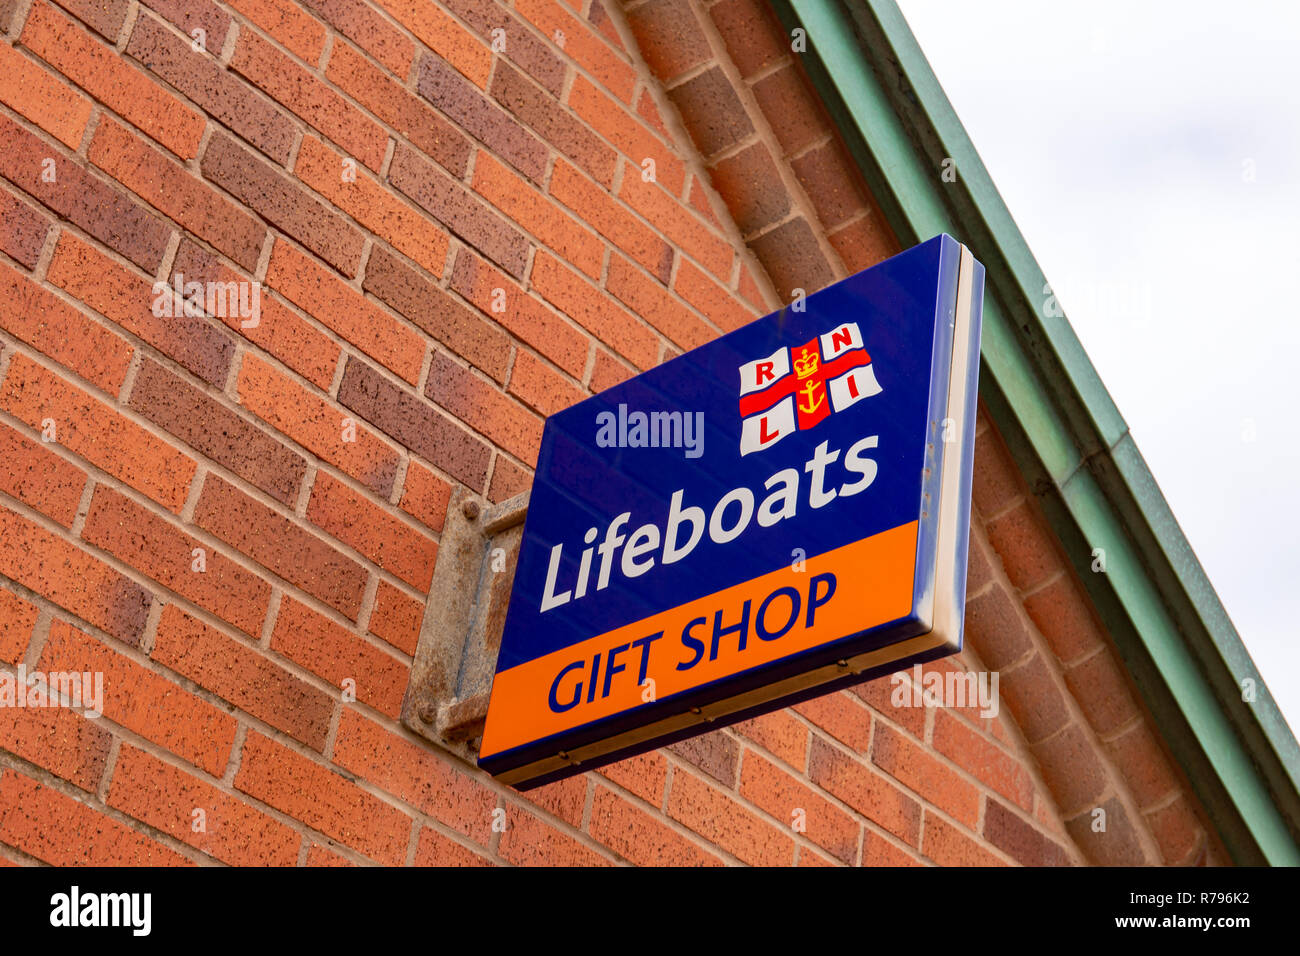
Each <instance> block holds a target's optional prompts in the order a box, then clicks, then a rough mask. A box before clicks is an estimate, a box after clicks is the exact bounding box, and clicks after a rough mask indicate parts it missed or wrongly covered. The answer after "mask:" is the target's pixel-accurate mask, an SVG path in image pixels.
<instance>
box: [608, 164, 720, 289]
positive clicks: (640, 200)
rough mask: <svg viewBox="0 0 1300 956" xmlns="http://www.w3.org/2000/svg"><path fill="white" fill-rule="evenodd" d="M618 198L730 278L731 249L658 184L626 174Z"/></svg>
mask: <svg viewBox="0 0 1300 956" xmlns="http://www.w3.org/2000/svg"><path fill="white" fill-rule="evenodd" d="M619 196H620V197H621V198H622V199H623V200H624V201H625V202H626V203H627V204H628V205H629V206H631V207H632V208H633V209H635V210H636V211H637V212H639V213H640V214H641V215H643V216H645V218H646V219H647V220H649V221H650V224H651V225H652V226H654V227H655V228H657V229H659V230H660V231H662V232H663V234H664V235H665V236H667V237H668V238H669V239H671V240H672V241H673V242H674V243H676V244H677V245H678V246H679V247H680V248H681V249H682V251H684V252H685V253H686V254H687V255H690V256H692V257H694V258H695V259H696V260H697V261H698V262H699V263H700V265H702V266H704V268H705V269H707V270H708V271H709V272H711V273H713V274H714V275H715V276H717V277H719V278H721V279H724V280H725V279H729V278H730V276H731V264H732V262H733V261H734V259H735V252H734V251H733V250H732V248H731V246H730V245H729V244H728V243H727V242H726V241H725V240H723V239H719V238H718V237H717V236H715V235H714V234H713V233H712V232H710V231H709V229H708V227H707V226H705V225H704V224H703V223H701V222H700V220H699V217H697V216H696V215H695V214H694V212H693V211H691V210H690V209H689V208H688V207H686V206H683V205H682V204H681V203H680V202H678V201H677V200H676V199H674V198H673V197H671V196H669V195H668V194H667V193H666V192H664V191H663V190H662V189H660V188H659V186H658V184H656V183H647V182H644V181H643V180H642V179H641V177H640V176H636V175H624V177H623V185H622V186H621V187H620V189H619Z"/></svg>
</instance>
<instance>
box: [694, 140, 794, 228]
mask: <svg viewBox="0 0 1300 956" xmlns="http://www.w3.org/2000/svg"><path fill="white" fill-rule="evenodd" d="M709 172H710V178H711V179H712V182H713V188H714V189H716V190H717V191H718V195H719V196H721V197H722V200H723V202H725V203H726V204H727V208H728V209H729V210H730V211H731V217H732V219H733V220H734V221H735V223H736V225H737V226H738V227H739V229H740V231H741V233H742V234H744V235H747V236H748V235H752V234H753V233H756V232H758V231H759V230H760V229H762V228H763V227H764V226H770V225H771V224H772V223H774V222H779V221H780V220H782V219H784V218H785V216H786V214H787V213H788V212H789V211H790V194H789V193H788V192H787V191H786V188H785V183H784V182H782V181H781V174H780V173H779V172H778V171H777V168H776V163H775V162H773V161H772V154H771V153H769V152H768V150H767V146H766V145H765V144H763V143H761V142H758V143H753V144H751V145H749V146H746V147H745V148H744V149H742V150H741V151H740V152H738V153H734V154H732V155H730V156H728V157H726V158H725V159H720V160H718V161H717V162H716V163H715V164H714V165H713V166H712V167H711V168H710V171H709Z"/></svg>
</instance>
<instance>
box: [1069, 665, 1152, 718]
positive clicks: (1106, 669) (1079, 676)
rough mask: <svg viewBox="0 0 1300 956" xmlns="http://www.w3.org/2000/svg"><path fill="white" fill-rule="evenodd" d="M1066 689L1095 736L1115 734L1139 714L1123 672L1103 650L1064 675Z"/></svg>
mask: <svg viewBox="0 0 1300 956" xmlns="http://www.w3.org/2000/svg"><path fill="white" fill-rule="evenodd" d="M1065 686H1066V687H1068V688H1069V689H1070V693H1071V694H1072V695H1073V696H1074V699H1075V700H1076V701H1077V702H1078V704H1079V708H1080V709H1081V710H1082V711H1083V716H1084V717H1085V718H1086V719H1087V721H1088V723H1089V724H1090V725H1091V726H1092V729H1093V730H1095V731H1096V732H1097V733H1098V734H1100V735H1102V736H1105V735H1108V734H1111V733H1113V732H1114V731H1116V730H1118V729H1119V728H1120V727H1122V726H1123V725H1124V724H1126V723H1128V722H1129V721H1130V720H1132V719H1133V718H1134V717H1136V716H1137V715H1138V713H1139V711H1138V707H1137V703H1136V701H1135V700H1134V698H1133V691H1132V690H1131V688H1130V684H1129V681H1128V679H1127V678H1126V676H1125V673H1124V670H1123V669H1122V668H1121V667H1120V665H1119V664H1118V663H1116V661H1115V657H1114V655H1112V654H1111V652H1110V651H1109V650H1107V649H1105V648H1103V649H1101V650H1100V651H1098V652H1097V653H1096V654H1094V655H1092V656H1091V657H1089V658H1087V659H1086V660H1083V661H1081V662H1080V663H1078V664H1075V665H1074V666H1073V667H1071V668H1070V669H1069V670H1067V671H1066V672H1065Z"/></svg>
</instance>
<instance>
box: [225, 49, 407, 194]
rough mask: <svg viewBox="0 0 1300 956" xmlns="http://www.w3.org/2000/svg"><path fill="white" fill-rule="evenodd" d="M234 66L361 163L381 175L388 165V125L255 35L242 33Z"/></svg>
mask: <svg viewBox="0 0 1300 956" xmlns="http://www.w3.org/2000/svg"><path fill="white" fill-rule="evenodd" d="M230 68H231V69H232V70H234V71H235V72H236V73H238V74H239V75H240V76H242V77H244V78H245V79H247V80H248V81H249V82H250V83H252V84H253V85H254V86H256V87H258V89H260V90H262V92H264V93H265V94H266V95H267V96H269V97H271V99H273V100H275V101H276V102H277V103H280V104H281V105H283V106H284V107H285V108H286V109H288V110H289V112H291V113H293V114H294V115H295V116H298V117H299V118H301V119H302V120H303V122H305V123H307V125H309V126H311V127H313V128H314V129H318V130H320V131H321V132H322V133H324V134H325V135H326V136H328V137H329V138H330V139H331V140H333V141H334V142H336V143H338V144H339V145H340V146H341V147H343V148H344V149H345V150H347V152H348V155H349V156H352V157H353V158H354V159H356V160H357V162H358V163H360V164H362V165H363V166H367V167H369V168H370V169H373V170H376V171H378V169H379V167H380V166H382V165H383V163H384V153H385V152H386V151H387V149H388V133H387V132H385V131H384V129H383V127H381V126H380V125H379V124H378V123H375V122H374V121H373V120H371V119H370V118H369V117H367V116H365V115H364V114H362V113H361V112H359V111H358V110H356V109H354V108H353V107H352V106H351V104H349V103H348V101H347V100H345V99H344V98H343V97H342V96H340V95H339V94H338V93H335V92H334V91H333V90H332V89H330V88H329V87H328V86H326V85H325V83H323V82H322V81H321V80H319V79H317V78H316V77H315V76H314V75H313V74H312V73H310V72H309V71H307V70H306V69H304V68H303V67H301V66H299V65H298V64H296V63H294V62H293V60H291V59H290V58H289V57H287V56H285V55H284V54H283V53H281V52H280V51H279V50H277V49H276V48H275V47H274V46H272V45H271V44H270V43H268V42H267V41H265V40H263V39H262V38H261V37H259V36H258V35H257V34H256V33H253V32H252V31H251V30H243V31H241V32H240V34H239V43H238V44H237V45H236V46H235V52H234V54H233V55H232V56H231V58H230ZM209 148H211V147H209Z"/></svg>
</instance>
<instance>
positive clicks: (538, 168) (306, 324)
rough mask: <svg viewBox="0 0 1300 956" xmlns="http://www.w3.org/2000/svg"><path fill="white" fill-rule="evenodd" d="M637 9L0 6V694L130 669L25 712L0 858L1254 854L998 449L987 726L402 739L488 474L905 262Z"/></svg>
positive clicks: (755, 91) (530, 4) (729, 44)
mask: <svg viewBox="0 0 1300 956" xmlns="http://www.w3.org/2000/svg"><path fill="white" fill-rule="evenodd" d="M628 7H629V9H628V10H627V11H624V10H622V9H618V8H616V7H613V6H609V5H608V0H605V2H604V3H602V0H563V2H561V0H514V2H513V3H509V4H506V3H495V2H490V0H442V2H439V3H432V2H428V0H375V2H368V0H301V2H298V3H295V2H293V0H230V2H227V3H216V2H212V0H198V2H187V3H183V4H182V3H177V2H173V0H146V2H136V0H58V2H57V4H56V3H50V2H48V0H0V32H2V33H3V34H4V38H3V40H0V452H3V453H2V454H0V658H2V659H3V663H4V666H5V667H6V668H7V669H9V670H14V669H16V668H17V667H18V666H19V665H24V666H25V667H26V668H27V669H29V670H32V669H39V670H43V671H53V670H74V669H75V670H87V671H97V672H101V673H103V674H104V679H105V698H104V706H103V710H104V715H103V717H100V718H93V717H87V716H85V715H84V714H83V713H81V712H79V711H77V710H74V709H69V708H47V709H16V708H0V858H2V859H4V860H7V861H11V862H19V863H27V862H33V861H44V862H49V863H186V862H190V863H211V862H214V861H216V862H223V863H267V864H277V865H295V864H297V865H318V864H319V865H333V864H342V863H365V862H378V863H384V864H403V863H415V864H425V863H484V862H507V863H525V864H548V863H574V862H578V863H614V862H624V861H626V862H631V863H638V864H645V863H692V864H693V863H719V862H721V863H736V862H742V863H767V864H780V865H787V864H792V863H797V864H799V865H816V864H833V863H847V864H860V865H877V864H892V863H917V862H934V863H939V864H950V863H985V862H987V863H1012V862H1021V863H1074V862H1087V861H1095V862H1118V861H1135V862H1160V861H1162V860H1163V861H1166V862H1193V861H1203V860H1206V859H1209V860H1214V859H1217V858H1219V857H1221V851H1219V850H1218V849H1217V843H1216V841H1215V839H1214V837H1213V835H1212V833H1211V832H1210V830H1209V828H1208V825H1207V824H1206V823H1205V821H1204V817H1203V813H1202V811H1201V810H1200V808H1199V806H1197V805H1196V803H1195V801H1194V798H1193V797H1192V796H1191V792H1190V789H1189V788H1188V786H1187V784H1186V781H1185V780H1183V779H1181V777H1180V776H1179V775H1178V773H1177V771H1176V770H1175V769H1174V767H1173V765H1172V763H1171V762H1170V761H1169V760H1168V758H1167V756H1166V754H1165V752H1164V750H1163V745H1162V743H1161V741H1160V740H1159V738H1158V737H1157V736H1156V735H1155V734H1154V732H1153V731H1152V730H1151V726H1152V725H1151V723H1150V720H1149V718H1148V717H1147V716H1146V715H1145V713H1144V711H1143V709H1142V707H1141V704H1140V698H1138V697H1137V695H1136V694H1135V693H1134V692H1133V691H1132V689H1131V687H1130V686H1129V684H1128V682H1127V678H1126V677H1125V675H1124V673H1123V671H1122V669H1121V668H1120V667H1119V666H1118V664H1117V663H1116V660H1117V659H1116V656H1115V652H1114V649H1113V646H1112V645H1111V643H1110V641H1109V639H1108V638H1107V636H1106V635H1105V633H1104V632H1103V631H1101V629H1100V628H1099V627H1098V626H1097V624H1096V622H1095V616H1094V615H1093V614H1092V612H1091V610H1090V609H1089V608H1088V606H1087V603H1086V599H1085V598H1084V596H1083V592H1082V590H1081V588H1080V587H1079V585H1078V582H1077V581H1076V580H1074V578H1073V577H1072V572H1070V571H1068V570H1067V567H1068V566H1067V564H1066V562H1065V560H1064V558H1063V556H1061V555H1060V554H1059V551H1058V548H1057V545H1056V543H1055V542H1054V540H1052V539H1051V537H1050V534H1049V532H1047V530H1046V528H1045V525H1044V524H1043V523H1042V521H1041V517H1040V516H1039V515H1038V513H1037V511H1036V506H1035V505H1034V503H1033V501H1032V500H1031V498H1030V497H1029V496H1028V495H1027V494H1026V490H1025V489H1024V487H1023V483H1021V482H1020V480H1019V476H1018V475H1017V474H1016V473H1015V470H1014V466H1013V465H1011V463H1010V460H1009V458H1007V456H1006V452H1005V449H1003V448H1002V447H1001V445H1000V441H999V439H998V438H997V436H996V434H995V433H994V431H993V429H992V428H991V426H989V425H987V423H985V424H983V425H981V436H980V447H979V452H978V456H977V458H978V476H977V485H976V499H975V500H976V512H977V517H976V521H975V527H974V529H973V552H972V564H971V581H970V594H971V602H970V610H969V614H968V633H969V635H970V646H969V647H968V649H967V651H965V652H964V653H963V654H962V655H960V656H959V657H958V658H955V659H952V660H950V661H947V662H941V663H939V664H936V665H934V666H933V669H936V670H940V671H942V670H945V669H949V668H954V667H955V668H960V669H970V670H983V669H985V668H986V667H997V668H999V669H1002V670H1003V684H1002V686H1003V692H1004V697H1003V699H1004V703H1005V706H1004V708H1003V710H1002V713H1001V715H1000V717H999V718H998V719H982V718H980V717H979V715H978V714H977V713H974V712H973V710H972V709H971V708H965V709H961V708H951V707H921V708H900V707H894V706H892V705H891V703H890V699H889V691H890V686H889V683H888V681H887V680H878V681H874V682H872V683H870V684H866V685H863V686H862V687H859V688H857V689H855V690H854V691H852V692H849V691H845V692H841V693H837V694H833V695H830V696H827V697H825V698H822V699H819V700H815V701H811V702H809V703H807V704H803V705H800V706H799V707H797V708H794V709H793V710H787V711H782V712H779V713H775V714H772V715H769V716H767V717H764V718H761V719H758V720H754V721H750V722H747V723H745V724H742V725H739V726H737V727H735V728H730V729H727V730H722V731H717V732H714V733H711V734H708V735H705V736H702V737H699V738H696V739H693V740H689V741H686V742H683V743H681V744H678V745H675V746H673V747H671V748H669V749H667V750H665V751H660V752H657V753H652V754H647V755H644V756H641V757H638V758H634V759H632V760H628V761H624V762H622V763H620V764H617V765H614V766H612V767H609V768H606V769H605V770H604V771H601V772H599V773H590V774H587V775H585V776H582V777H577V778H574V779H571V780H568V781H564V782H561V783H558V784H554V785H551V786H549V787H546V788H543V789H542V790H540V791H537V792H534V793H530V794H526V795H521V794H517V793H515V792H514V791H511V790H510V789H508V788H504V787H501V786H498V785H496V784H495V783H493V782H492V781H491V780H490V779H488V778H486V777H484V776H483V775H481V774H479V773H478V772H477V771H476V770H474V769H473V768H472V767H471V766H470V765H468V764H465V763H463V762H461V761H458V760H457V759H455V758H453V757H451V756H450V755H448V754H446V753H443V752H440V751H437V750H435V749H433V748H431V747H429V746H427V745H426V744H425V743H423V742H422V741H420V740H419V739H417V738H415V737H414V736H412V735H410V734H408V733H406V732H405V731H403V730H402V728H401V727H400V725H399V724H398V722H397V720H396V718H397V714H398V712H399V707H400V703H401V699H402V695H403V691H404V689H405V686H406V682H407V676H408V671H409V667H410V662H411V654H412V653H413V651H414V648H415V643H416V638H417V635H418V631H419V627H420V621H421V618H422V615H423V613H424V597H425V593H426V591H427V588H428V585H429V581H430V575H431V573H432V568H433V563H434V560H435V556H436V552H437V546H438V535H439V531H440V529H441V525H442V520H443V513H444V510H445V507H446V504H447V499H448V496H449V493H450V490H451V488H452V486H453V485H454V484H455V483H461V484H464V485H466V486H468V487H469V488H471V489H472V490H474V491H475V492H477V493H481V494H486V495H488V496H489V497H490V498H492V499H493V500H498V501H499V500H502V499H504V498H506V497H509V496H511V495H513V494H515V493H517V492H519V491H521V490H523V489H525V488H527V486H528V482H529V476H530V469H531V467H532V465H533V464H534V461H535V456H536V453H537V447H538V442H539V440H540V436H541V425H542V420H543V417H544V416H545V415H546V414H548V413H550V412H553V411H555V410H557V409H559V408H562V407H565V406H566V405H568V404H570V403H572V402H574V401H576V400H578V399H580V398H582V397H583V396H584V395H587V394H590V393H592V392H595V391H599V390H600V389H602V388H605V387H607V386H609V385H610V384H613V383H615V382H618V381H621V380H622V379H624V378H626V377H628V376H629V375H632V374H634V373H635V372H636V371H638V370H642V369H645V368H649V367H651V366H653V365H655V364H657V363H658V362H660V361H662V360H663V359H664V358H666V357H669V356H672V355H674V354H677V353H678V352H679V351H681V350H683V349H687V348H690V347H693V346H695V345H698V344H700V343H702V342H704V341H707V340H708V339H709V338H711V337H713V336H716V335H717V334H719V333H720V332H723V331H726V330H728V329H731V328H735V327H737V326H738V325H740V324H743V323H744V322H746V321H749V320H750V319H752V318H753V317H755V316H757V315H761V314H763V313H764V312H766V311H767V310H769V309H770V308H772V307H774V306H775V305H777V304H778V303H779V302H780V301H782V300H783V299H784V298H786V297H787V296H788V295H789V294H791V291H792V290H793V289H794V288H796V287H800V288H804V289H805V290H806V291H808V292H811V291H814V290H815V289H816V288H820V287H821V286H823V285H825V284H827V283H829V282H831V281H834V279H836V278H838V277H841V276H843V275H845V274H847V273H849V272H851V271H856V270H857V269H860V268H863V267H865V266H867V265H869V264H871V263H872V262H875V261H878V260H879V259H881V258H883V257H884V256H886V255H888V254H890V253H891V252H893V251H896V249H897V245H896V243H895V241H894V239H893V238H892V236H891V235H890V234H889V232H888V229H887V228H886V227H885V226H884V224H883V221H882V220H881V218H880V216H879V212H878V210H877V209H876V207H875V204H874V201H873V200H872V199H871V197H870V195H869V194H868V193H867V191H866V190H865V188H864V187H863V185H862V183H861V181H860V179H859V178H858V177H857V175H856V173H855V171H854V170H853V168H852V166H851V164H850V163H849V161H848V159H847V154H846V153H845V151H844V149H843V146H842V144H841V143H840V142H839V140H838V138H837V136H836V134H835V132H834V129H833V127H832V126H831V125H830V124H829V122H828V121H827V119H826V117H825V115H824V113H823V112H822V111H821V110H820V108H819V107H818V106H817V104H816V102H815V98H814V95H813V94H812V92H811V88H810V87H809V86H808V84H807V82H806V79H805V78H804V76H803V74H802V71H801V68H800V67H799V64H798V62H797V61H798V57H797V56H795V55H794V54H792V53H791V52H790V50H789V44H788V43H787V42H786V38H785V37H784V35H783V34H782V33H781V31H780V29H779V27H778V26H777V25H776V22H775V20H774V19H773V17H772V15H771V13H770V11H769V10H767V9H766V8H765V7H763V6H761V5H759V4H758V3H756V2H755V0H721V2H718V3H715V4H712V5H708V6H705V5H702V4H700V3H698V2H690V3H688V2H685V0H651V2H648V3H639V4H635V3H634V4H629V5H628ZM197 30H202V31H204V32H203V34H202V36H203V39H204V43H203V44H202V48H201V49H196V47H198V46H199V44H198V42H197V40H195V36H196V35H197V34H195V33H194V32H193V31H197ZM498 30H499V31H503V32H501V33H494V31H498ZM494 38H496V39H497V40H500V39H501V38H504V41H505V48H504V51H500V50H498V51H494V50H493V49H492V43H493V40H494ZM646 160H653V161H654V169H655V179H654V181H653V182H645V181H643V179H642V176H641V171H642V168H643V164H644V163H645V161H646ZM349 172H352V173H354V174H355V175H354V176H351V175H345V174H346V173H349ZM178 274H180V275H183V276H185V277H186V281H199V282H210V281H211V282H216V281H235V282H239V281H243V282H248V281H254V280H255V281H257V282H259V283H261V315H260V321H259V322H258V323H257V324H256V325H255V326H253V327H245V324H244V323H243V321H242V320H241V317H240V316H238V315H234V316H231V315H224V316H223V315H211V314H209V315H180V316H178V317H174V318H169V317H159V316H156V315H155V314H154V312H153V310H152V308H151V304H152V303H153V301H154V298H155V296H154V294H153V285H154V283H155V282H156V281H163V282H171V281H172V280H173V279H174V277H175V276H177V275H178ZM200 568H201V570H200ZM1096 807H1103V808H1105V809H1106V810H1107V812H1108V818H1109V821H1110V825H1109V827H1108V830H1107V832H1106V833H1105V834H1096V833H1093V832H1092V831H1091V829H1090V828H1089V826H1088V822H1089V821H1090V820H1091V818H1092V817H1091V814H1092V810H1093V809H1094V808H1096ZM196 811H202V814H201V815H200V814H198V813H196ZM796 811H802V812H803V813H802V818H803V819H804V821H805V826H803V827H802V828H795V827H793V826H792V822H793V821H794V820H795V818H796V816H797V814H796ZM200 816H201V817H202V820H203V823H204V825H203V827H202V828H196V825H195V820H196V819H197V818H199V817H200ZM503 823H504V826H502V824H503Z"/></svg>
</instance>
